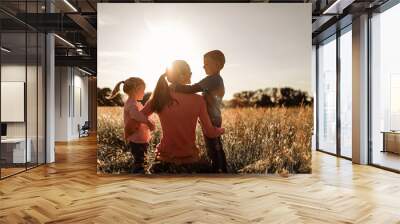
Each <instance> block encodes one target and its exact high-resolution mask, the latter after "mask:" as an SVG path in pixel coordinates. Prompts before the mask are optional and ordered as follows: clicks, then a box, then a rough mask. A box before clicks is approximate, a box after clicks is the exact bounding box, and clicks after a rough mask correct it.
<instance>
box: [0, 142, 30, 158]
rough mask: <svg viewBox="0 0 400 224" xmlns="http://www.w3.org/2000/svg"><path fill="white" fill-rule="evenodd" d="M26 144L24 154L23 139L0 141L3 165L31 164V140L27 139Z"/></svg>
mask: <svg viewBox="0 0 400 224" xmlns="http://www.w3.org/2000/svg"><path fill="white" fill-rule="evenodd" d="M26 142H27V143H28V144H27V146H28V147H26V153H25V138H6V139H1V157H2V159H4V160H5V163H25V162H31V159H32V153H31V146H32V140H31V139H30V138H28V139H27V140H26ZM25 159H26V160H25Z"/></svg>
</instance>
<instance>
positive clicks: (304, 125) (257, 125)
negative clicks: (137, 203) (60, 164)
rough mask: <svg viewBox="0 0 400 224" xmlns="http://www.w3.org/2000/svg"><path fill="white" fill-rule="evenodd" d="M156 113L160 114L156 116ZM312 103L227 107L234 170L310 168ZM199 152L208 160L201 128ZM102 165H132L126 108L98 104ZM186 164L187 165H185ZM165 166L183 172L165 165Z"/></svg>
mask: <svg viewBox="0 0 400 224" xmlns="http://www.w3.org/2000/svg"><path fill="white" fill-rule="evenodd" d="M155 117H157V116H155ZM312 126H313V124H312V108H311V107H297V108H236V109H224V110H223V127H224V128H225V134H224V135H223V137H222V138H223V145H224V150H225V153H226V157H227V162H228V170H229V172H231V173H279V174H282V175H287V174H288V173H309V172H311V132H312ZM160 130H161V127H160V124H159V122H157V128H156V130H155V131H154V132H153V133H152V136H153V138H152V140H151V142H150V147H149V152H148V155H147V166H150V165H151V164H152V163H153V162H154V148H155V146H156V145H157V144H158V142H159V141H160V136H161V131H160ZM196 134H197V145H198V146H199V148H200V150H201V151H200V156H201V158H203V160H205V161H207V160H208V158H207V155H206V150H205V146H204V141H203V135H202V133H201V129H200V127H198V128H197V131H196ZM97 135H98V136H97V137H98V143H99V145H98V160H97V163H98V171H99V172H107V173H120V172H127V171H129V170H130V168H131V166H132V162H133V158H132V155H131V153H130V152H129V150H127V149H126V147H125V143H124V140H123V120H122V108H120V107H100V108H99V109H98V132H97ZM209 168H210V167H209V163H202V164H200V165H199V164H196V165H193V166H192V167H191V168H189V170H185V172H207V170H209ZM186 169H187V168H186ZM165 171H166V172H179V170H176V169H173V168H171V169H169V168H166V169H165Z"/></svg>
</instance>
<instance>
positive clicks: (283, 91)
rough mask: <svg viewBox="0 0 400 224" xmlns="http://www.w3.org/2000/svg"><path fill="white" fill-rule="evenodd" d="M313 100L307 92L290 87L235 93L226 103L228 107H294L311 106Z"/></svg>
mask: <svg viewBox="0 0 400 224" xmlns="http://www.w3.org/2000/svg"><path fill="white" fill-rule="evenodd" d="M312 103H313V99H312V97H310V96H309V95H308V93H307V92H303V91H301V90H295V89H292V88H290V87H284V88H266V89H258V90H255V91H242V92H239V93H235V94H234V95H233V99H232V100H230V101H229V102H228V103H227V106H229V107H276V106H285V107H296V106H302V105H303V106H308V105H312Z"/></svg>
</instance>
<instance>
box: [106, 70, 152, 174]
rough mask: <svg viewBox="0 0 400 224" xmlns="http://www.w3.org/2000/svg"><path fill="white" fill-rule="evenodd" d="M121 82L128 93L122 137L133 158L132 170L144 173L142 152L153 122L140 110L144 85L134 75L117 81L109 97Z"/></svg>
mask: <svg viewBox="0 0 400 224" xmlns="http://www.w3.org/2000/svg"><path fill="white" fill-rule="evenodd" d="M121 84H124V87H123V91H124V93H126V94H127V95H128V100H127V101H126V102H125V105H124V137H125V142H126V143H127V145H128V147H129V148H130V150H131V153H132V155H133V158H134V166H133V170H132V172H134V173H144V165H143V164H144V154H145V153H146V151H147V147H148V145H149V144H148V143H149V141H150V139H151V136H150V129H154V124H153V123H152V122H151V121H150V120H149V119H148V117H146V116H144V115H143V114H142V113H141V112H140V110H141V109H142V108H143V105H142V104H141V103H140V102H139V101H140V100H142V99H143V96H144V90H145V86H146V85H145V83H144V81H143V80H142V79H140V78H136V77H132V78H129V79H127V80H125V81H121V82H118V83H117V85H116V86H115V88H114V90H113V91H112V94H111V97H110V98H111V99H112V98H114V97H115V96H116V95H117V94H118V92H119V88H120V85H121Z"/></svg>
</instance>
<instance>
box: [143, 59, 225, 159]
mask: <svg viewBox="0 0 400 224" xmlns="http://www.w3.org/2000/svg"><path fill="white" fill-rule="evenodd" d="M191 74H192V73H191V71H190V67H189V65H188V64H187V63H186V62H185V61H183V60H176V61H174V62H173V64H172V67H171V68H170V69H168V70H167V72H166V73H165V74H163V75H161V76H160V78H159V80H158V82H157V85H156V88H155V90H154V92H153V94H152V96H151V97H150V99H149V101H148V102H147V103H146V105H145V107H144V108H143V110H142V112H143V113H144V114H145V115H146V116H149V115H150V114H151V113H153V112H154V113H157V115H158V116H159V118H160V122H161V127H162V137H161V140H160V143H159V144H158V145H157V148H156V156H157V157H156V159H157V160H160V161H164V162H170V163H174V164H178V165H179V164H190V163H194V162H197V161H198V160H199V149H198V148H197V146H196V143H195V142H196V124H197V121H198V120H200V124H201V127H202V130H203V134H204V135H205V136H207V137H210V138H215V137H218V136H220V135H221V134H223V132H224V129H223V128H217V127H214V126H213V125H212V123H211V121H210V118H209V115H208V113H207V107H206V102H205V100H204V99H203V97H202V96H200V95H197V94H184V93H177V92H174V91H171V90H170V88H169V86H168V82H171V83H175V84H181V85H186V84H190V79H191Z"/></svg>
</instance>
